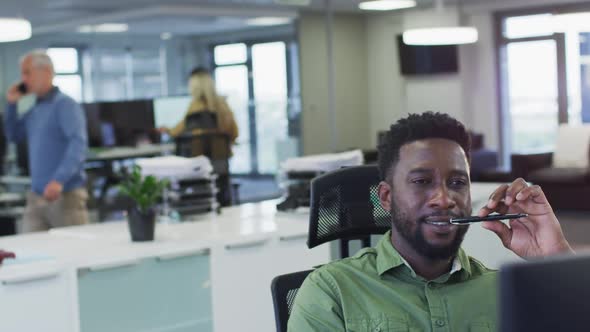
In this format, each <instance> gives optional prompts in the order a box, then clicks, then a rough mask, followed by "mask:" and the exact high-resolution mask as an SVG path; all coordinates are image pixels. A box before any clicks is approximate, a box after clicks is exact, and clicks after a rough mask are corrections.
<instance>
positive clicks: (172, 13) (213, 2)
mask: <svg viewBox="0 0 590 332" xmlns="http://www.w3.org/2000/svg"><path fill="white" fill-rule="evenodd" d="M290 1H295V2H297V1H296V0H98V1H97V0H1V3H0V13H1V14H0V15H1V16H7V17H15V16H16V17H24V18H26V19H28V20H30V21H31V24H32V26H33V34H34V35H41V34H48V33H64V32H65V33H69V32H75V31H76V30H77V28H78V27H79V26H82V25H88V24H90V25H92V24H101V23H127V24H128V25H129V31H128V33H129V34H161V33H164V32H169V33H172V34H173V35H197V34H207V33H212V32H220V31H230V30H239V29H242V28H245V27H248V25H247V24H246V20H247V19H249V18H253V17H262V16H285V17H296V16H297V13H298V11H300V10H302V9H305V10H317V11H321V10H324V9H325V4H326V1H327V0H311V4H310V5H309V6H305V7H300V6H293V5H285V4H281V3H285V2H290ZM359 1H360V0H331V3H332V7H333V8H334V10H336V11H343V12H357V11H359V10H358V8H357V5H358V3H359ZM417 1H418V4H419V6H431V5H432V2H433V1H434V0H417ZM455 1H462V2H463V3H466V4H483V3H490V1H489V0H446V1H445V3H447V2H455ZM519 1H526V2H529V3H534V2H537V1H539V0H519ZM553 1H558V2H559V1H560V0H553ZM564 1H566V0H564ZM570 1H571V0H570ZM493 2H494V3H499V2H504V3H507V2H511V3H513V2H517V1H516V0H496V1H493ZM539 2H543V1H539Z"/></svg>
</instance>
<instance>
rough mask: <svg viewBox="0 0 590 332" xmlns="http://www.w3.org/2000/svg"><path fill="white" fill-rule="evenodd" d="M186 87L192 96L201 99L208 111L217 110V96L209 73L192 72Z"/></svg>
mask: <svg viewBox="0 0 590 332" xmlns="http://www.w3.org/2000/svg"><path fill="white" fill-rule="evenodd" d="M188 87H189V91H190V93H191V95H192V96H193V98H194V99H195V100H199V101H201V102H202V103H203V104H204V105H205V106H206V107H207V108H208V110H209V111H212V112H215V111H218V110H219V96H218V95H217V91H216V89H215V82H214V81H213V78H211V75H209V74H207V73H196V74H193V75H192V76H191V77H190V79H189V82H188Z"/></svg>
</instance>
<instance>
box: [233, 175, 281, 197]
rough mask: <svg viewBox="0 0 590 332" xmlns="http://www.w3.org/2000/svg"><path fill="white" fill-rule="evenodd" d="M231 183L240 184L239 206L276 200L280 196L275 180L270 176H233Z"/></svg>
mask: <svg viewBox="0 0 590 332" xmlns="http://www.w3.org/2000/svg"><path fill="white" fill-rule="evenodd" d="M232 182H234V183H239V184H240V187H239V189H238V192H239V196H240V204H244V203H251V202H260V201H264V200H267V199H273V198H278V197H281V194H282V192H281V189H280V188H279V186H278V184H277V182H276V180H275V178H274V177H270V176H260V177H254V176H234V177H232Z"/></svg>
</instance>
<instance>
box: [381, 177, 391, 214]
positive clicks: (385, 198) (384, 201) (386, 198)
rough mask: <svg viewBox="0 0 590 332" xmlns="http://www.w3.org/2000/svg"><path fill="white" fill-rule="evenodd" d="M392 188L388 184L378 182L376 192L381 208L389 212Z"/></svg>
mask: <svg viewBox="0 0 590 332" xmlns="http://www.w3.org/2000/svg"><path fill="white" fill-rule="evenodd" d="M392 191H393V188H391V186H390V185H389V183H387V182H385V181H381V182H379V187H378V192H379V201H380V202H381V207H382V208H383V209H384V210H385V211H391V195H392V194H393V193H392Z"/></svg>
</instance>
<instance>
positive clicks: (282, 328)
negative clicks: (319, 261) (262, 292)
mask: <svg viewBox="0 0 590 332" xmlns="http://www.w3.org/2000/svg"><path fill="white" fill-rule="evenodd" d="M312 271H313V270H307V271H301V272H295V273H289V274H284V275H281V276H278V277H275V278H274V279H273V280H272V284H271V285H270V290H271V292H272V302H273V305H274V308H275V323H276V326H277V332H287V322H288V321H289V315H291V310H292V309H293V303H295V296H296V295H297V291H299V287H301V284H303V281H304V280H305V278H306V277H307V275H308V274H310V273H311V272H312Z"/></svg>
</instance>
